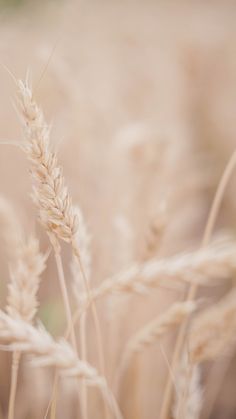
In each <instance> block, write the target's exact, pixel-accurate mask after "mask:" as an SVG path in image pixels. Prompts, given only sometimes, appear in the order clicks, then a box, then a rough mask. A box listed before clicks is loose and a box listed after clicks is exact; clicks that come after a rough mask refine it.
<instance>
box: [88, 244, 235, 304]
mask: <svg viewBox="0 0 236 419" xmlns="http://www.w3.org/2000/svg"><path fill="white" fill-rule="evenodd" d="M235 246H236V243H235V242H234V241H233V240H231V239H230V238H228V239H227V238H226V237H222V238H218V239H216V240H215V241H213V242H212V243H211V244H210V245H209V246H207V247H206V248H205V249H204V250H201V251H195V252H190V253H183V254H177V255H174V256H172V257H169V258H165V259H160V260H151V261H148V262H145V263H143V264H140V265H138V264H135V265H133V266H131V267H130V268H129V269H127V270H124V271H123V272H121V273H119V274H118V275H115V276H113V277H111V278H108V279H106V280H105V281H103V283H102V284H101V285H100V286H99V287H98V288H95V289H94V290H92V292H91V298H93V299H94V300H96V299H98V298H101V297H103V296H105V295H108V294H113V293H120V294H124V293H133V292H137V293H142V292H147V291H148V290H150V289H151V288H154V287H158V286H161V285H162V284H164V286H165V284H166V283H167V282H168V281H172V282H173V281H177V282H180V283H184V284H185V283H186V284H194V286H195V285H205V286H207V285H211V281H212V280H213V279H214V281H215V280H216V279H221V278H227V277H231V276H232V274H233V273H234V272H235V270H236V259H235ZM81 299H82V301H85V300H86V297H85V296H83V295H82V296H81Z"/></svg>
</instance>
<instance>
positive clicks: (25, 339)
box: [0, 311, 122, 419]
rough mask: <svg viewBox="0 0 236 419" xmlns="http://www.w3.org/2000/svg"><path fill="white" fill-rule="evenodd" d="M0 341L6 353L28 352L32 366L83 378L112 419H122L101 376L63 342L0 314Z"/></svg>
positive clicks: (27, 324)
mask: <svg viewBox="0 0 236 419" xmlns="http://www.w3.org/2000/svg"><path fill="white" fill-rule="evenodd" d="M0 341H1V342H2V344H3V345H5V346H6V347H7V348H8V349H10V350H13V351H20V352H24V353H29V354H30V355H31V356H32V360H31V361H32V364H33V365H35V366H43V367H46V366H54V367H56V368H58V369H59V371H60V374H61V375H66V376H70V377H78V378H80V379H84V380H86V383H87V384H88V385H92V386H95V387H97V388H99V389H100V390H101V392H102V394H103V396H104V398H105V400H106V402H107V403H109V406H110V408H111V409H112V412H113V413H114V415H115V417H116V419H122V415H121V413H120V411H119V408H118V406H117V404H116V402H115V399H114V397H113V395H112V394H111V392H110V390H109V388H108V386H107V383H106V380H105V377H103V376H101V375H99V373H98V372H97V370H96V369H95V368H93V367H92V366H91V365H90V364H88V363H87V362H85V361H81V360H80V359H79V358H78V355H77V354H76V352H75V351H74V349H73V348H72V347H71V346H70V344H69V343H68V342H66V341H65V340H63V339H61V340H60V341H55V340H54V339H53V338H52V336H51V335H50V334H49V333H48V332H47V331H46V330H45V329H44V327H43V326H42V325H40V326H39V327H38V328H36V327H33V326H32V325H31V324H29V323H27V322H25V321H23V320H21V319H20V318H16V319H14V318H12V317H10V316H9V315H8V314H6V313H4V312H3V311H0Z"/></svg>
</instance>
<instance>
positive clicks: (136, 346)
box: [115, 301, 196, 391]
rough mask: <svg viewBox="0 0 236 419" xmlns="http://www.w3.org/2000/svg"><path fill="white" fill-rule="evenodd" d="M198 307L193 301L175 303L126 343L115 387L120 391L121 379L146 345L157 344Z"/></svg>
mask: <svg viewBox="0 0 236 419" xmlns="http://www.w3.org/2000/svg"><path fill="white" fill-rule="evenodd" d="M195 309H196V303H194V302H192V301H188V302H184V303H175V304H173V305H172V306H171V307H170V308H169V309H168V310H167V311H166V312H165V313H163V314H161V315H159V316H158V317H157V319H155V320H152V321H151V322H150V323H148V324H147V325H145V326H144V327H143V328H142V329H141V330H139V331H138V332H137V333H136V334H135V335H134V336H133V337H131V338H130V340H129V341H128V343H127V344H126V348H125V350H124V353H123V356H122V358H121V361H120V364H119V367H118V368H117V373H116V378H115V388H116V390H117V391H119V386H120V380H121V378H122V376H123V374H124V373H125V371H126V369H127V367H128V365H129V363H130V360H131V358H132V357H133V356H134V355H135V354H136V353H138V352H140V351H142V350H144V349H145V348H146V347H148V346H150V345H153V344H155V343H156V342H158V340H159V339H160V338H161V337H163V335H165V334H166V333H168V332H169V331H170V330H171V329H172V328H173V327H176V326H178V325H179V324H180V323H182V322H183V321H184V320H185V319H186V318H187V317H188V316H189V315H190V314H191V313H193V311H194V310H195Z"/></svg>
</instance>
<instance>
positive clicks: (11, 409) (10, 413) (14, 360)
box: [8, 351, 21, 419]
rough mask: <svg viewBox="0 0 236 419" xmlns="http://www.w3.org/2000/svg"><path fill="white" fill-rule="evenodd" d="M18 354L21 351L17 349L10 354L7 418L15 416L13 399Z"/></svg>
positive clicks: (17, 369)
mask: <svg viewBox="0 0 236 419" xmlns="http://www.w3.org/2000/svg"><path fill="white" fill-rule="evenodd" d="M20 356H21V353H20V352H19V351H14V352H13V354H12V366H11V389H10V397H9V408H8V419H14V417H15V399H16V389H17V379H18V371H19V363H20Z"/></svg>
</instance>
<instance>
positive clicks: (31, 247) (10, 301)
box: [6, 237, 46, 419]
mask: <svg viewBox="0 0 236 419" xmlns="http://www.w3.org/2000/svg"><path fill="white" fill-rule="evenodd" d="M45 261H46V256H45V255H42V254H41V253H40V251H39V244H38V241H37V240H36V239H35V238H33V237H30V238H29V240H28V241H26V242H25V243H24V244H22V245H21V246H20V247H18V258H17V261H16V263H15V264H14V266H13V267H12V268H11V269H10V277H11V280H10V283H9V285H8V297H7V308H6V309H7V312H8V314H9V316H11V317H12V318H15V319H22V320H24V321H25V322H27V323H31V322H32V320H33V318H34V316H35V314H36V311H37V308H38V301H37V292H38V288H39V284H40V280H41V274H42V272H43V271H44V269H45ZM20 355H21V354H20V352H19V351H17V352H14V353H13V357H12V371H11V388H10V397H9V409H8V418H9V419H13V418H14V410H15V397H16V389H17V377H18V369H19V362H20Z"/></svg>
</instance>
